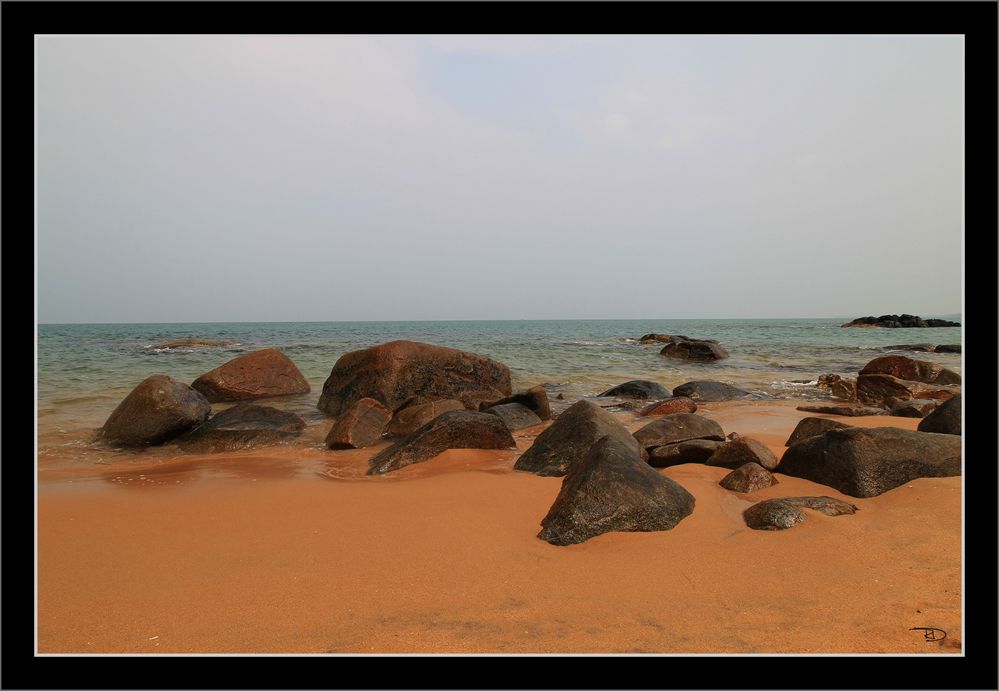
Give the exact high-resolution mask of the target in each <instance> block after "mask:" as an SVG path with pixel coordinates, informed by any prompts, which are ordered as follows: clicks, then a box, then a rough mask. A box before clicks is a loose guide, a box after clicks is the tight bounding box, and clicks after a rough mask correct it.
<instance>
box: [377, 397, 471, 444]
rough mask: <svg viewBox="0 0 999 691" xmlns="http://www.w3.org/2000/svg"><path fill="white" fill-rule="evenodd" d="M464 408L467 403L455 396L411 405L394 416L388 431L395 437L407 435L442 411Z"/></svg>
mask: <svg viewBox="0 0 999 691" xmlns="http://www.w3.org/2000/svg"><path fill="white" fill-rule="evenodd" d="M372 400H374V399H372ZM464 409H465V404H464V403H462V402H461V401H459V400H457V399H454V398H448V399H445V400H443V401H430V402H429V403H418V404H416V405H410V406H407V407H405V408H403V409H402V410H400V411H398V412H396V414H395V415H393V416H392V421H391V422H389V426H388V430H387V432H388V434H389V435H390V436H393V437H405V436H408V435H410V434H412V433H413V432H415V431H416V430H418V429H419V428H421V427H423V426H424V425H425V424H427V423H428V422H430V421H431V420H433V419H434V418H435V417H437V416H438V415H440V414H441V413H446V412H447V411H449V410H464Z"/></svg>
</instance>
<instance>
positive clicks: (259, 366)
mask: <svg viewBox="0 0 999 691" xmlns="http://www.w3.org/2000/svg"><path fill="white" fill-rule="evenodd" d="M191 387H192V388H194V389H196V390H197V391H200V392H201V393H202V394H204V396H205V398H207V399H208V400H209V401H211V402H212V403H218V402H220V401H243V400H248V399H253V398H266V397H269V396H286V395H289V394H299V393H308V392H309V383H308V382H307V381H305V377H303V376H302V373H301V372H299V371H298V368H297V367H296V366H295V363H294V362H292V361H291V360H290V359H289V358H288V356H287V355H285V354H284V353H282V352H281V351H280V350H278V349H277V348H266V349H264V350H257V351H254V352H252V353H247V354H246V355H240V356H239V357H238V358H234V359H232V360H230V361H229V362H227V363H225V364H224V365H221V366H219V367H216V368H215V369H213V370H211V371H210V372H205V373H204V374H202V375H201V376H200V377H198V378H197V379H195V380H194V383H193V384H191Z"/></svg>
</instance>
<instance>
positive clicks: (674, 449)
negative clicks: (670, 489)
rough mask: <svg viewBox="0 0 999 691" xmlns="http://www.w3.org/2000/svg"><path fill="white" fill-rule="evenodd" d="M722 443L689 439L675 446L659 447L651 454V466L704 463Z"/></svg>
mask: <svg viewBox="0 0 999 691" xmlns="http://www.w3.org/2000/svg"><path fill="white" fill-rule="evenodd" d="M721 444H722V442H720V441H714V440H711V439H688V440H687V441H681V442H676V443H675V444H664V445H663V446H657V447H654V448H653V449H652V451H651V452H649V465H651V466H652V467H653V468H669V467H670V466H674V465H681V464H683V463H704V462H705V461H706V460H708V459H709V458H711V454H713V453H714V452H715V450H716V449H717V448H718V447H719V446H721Z"/></svg>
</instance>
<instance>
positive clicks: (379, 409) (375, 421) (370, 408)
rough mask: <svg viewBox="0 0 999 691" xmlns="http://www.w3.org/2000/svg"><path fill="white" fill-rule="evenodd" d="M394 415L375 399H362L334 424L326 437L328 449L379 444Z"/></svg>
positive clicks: (359, 447) (358, 447)
mask: <svg viewBox="0 0 999 691" xmlns="http://www.w3.org/2000/svg"><path fill="white" fill-rule="evenodd" d="M391 418H392V413H390V412H389V410H388V408H386V407H385V406H383V405H382V404H381V403H379V402H378V401H376V400H375V399H373V398H362V399H361V400H359V401H356V402H355V403H354V405H352V406H350V407H349V408H348V409H347V410H346V411H344V413H343V415H341V416H340V417H339V418H337V421H336V422H335V423H333V426H332V427H331V428H330V431H329V433H328V434H327V435H326V448H328V449H361V448H364V447H365V446H371V445H372V444H376V443H378V442H379V441H380V440H381V438H382V432H384V431H385V428H386V427H387V426H388V423H389V420H390V419H391Z"/></svg>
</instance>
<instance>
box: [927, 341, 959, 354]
mask: <svg viewBox="0 0 999 691" xmlns="http://www.w3.org/2000/svg"><path fill="white" fill-rule="evenodd" d="M933 352H935V353H960V352H961V344H960V343H956V344H949V343H948V344H945V345H938V346H937V347H936V348H934V349H933Z"/></svg>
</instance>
